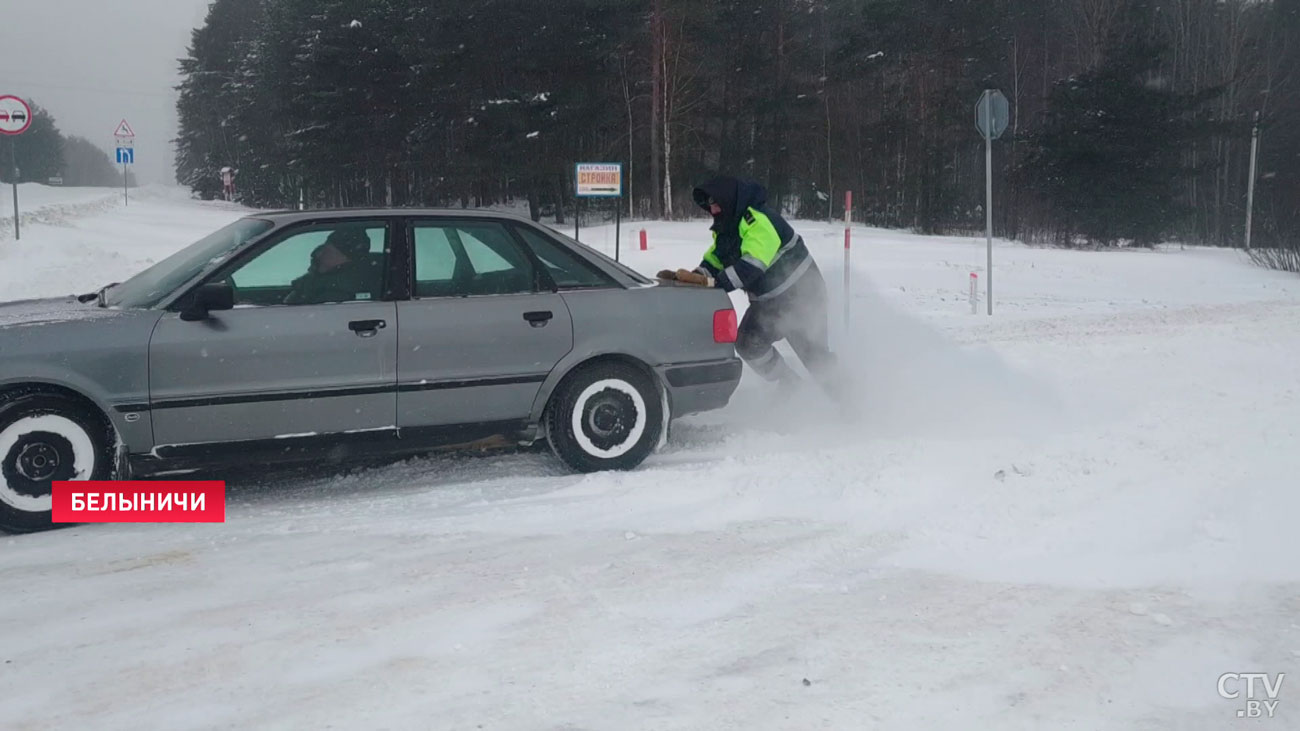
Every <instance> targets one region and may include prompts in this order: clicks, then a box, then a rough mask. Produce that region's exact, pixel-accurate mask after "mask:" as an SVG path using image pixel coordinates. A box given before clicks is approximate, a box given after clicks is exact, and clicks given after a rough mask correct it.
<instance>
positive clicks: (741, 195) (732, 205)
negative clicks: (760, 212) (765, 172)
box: [694, 175, 767, 228]
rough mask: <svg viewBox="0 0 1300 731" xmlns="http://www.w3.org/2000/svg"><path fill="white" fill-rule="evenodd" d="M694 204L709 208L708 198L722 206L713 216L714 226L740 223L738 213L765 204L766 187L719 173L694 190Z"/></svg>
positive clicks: (705, 208)
mask: <svg viewBox="0 0 1300 731" xmlns="http://www.w3.org/2000/svg"><path fill="white" fill-rule="evenodd" d="M694 197H695V204H696V205H698V206H699V207H700V208H703V209H704V210H706V211H707V210H708V209H709V199H710V198H712V199H713V201H714V202H715V203H717V204H718V205H719V206H721V207H722V212H721V213H719V214H718V215H717V216H714V222H713V225H714V228H719V227H723V228H725V227H727V226H732V227H734V226H738V225H740V215H741V214H742V213H744V212H745V211H747V210H749V209H750V208H762V207H763V206H765V205H767V189H766V188H764V187H763V186H762V185H759V184H758V183H756V182H754V181H752V180H740V179H738V178H733V177H730V176H727V175H720V176H718V177H716V178H714V179H712V180H710V181H709V182H707V183H704V184H702V185H700V186H699V187H698V188H696V189H695V191H694Z"/></svg>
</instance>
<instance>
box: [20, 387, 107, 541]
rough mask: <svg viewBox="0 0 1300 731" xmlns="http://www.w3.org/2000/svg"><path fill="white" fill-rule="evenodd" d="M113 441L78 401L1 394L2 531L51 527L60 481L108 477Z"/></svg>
mask: <svg viewBox="0 0 1300 731" xmlns="http://www.w3.org/2000/svg"><path fill="white" fill-rule="evenodd" d="M110 448H111V439H110V435H109V433H108V430H107V429H106V428H105V426H104V424H103V423H102V422H101V421H100V420H99V419H98V418H96V416H95V415H94V414H92V413H90V412H89V410H88V409H87V408H86V407H85V406H84V405H83V404H81V403H80V402H78V401H77V400H76V399H74V398H71V397H69V396H64V395H62V394H57V393H43V392H39V391H35V392H33V391H27V392H22V391H20V392H11V393H8V394H0V529H3V530H8V531H11V532H29V531H35V530H43V529H46V528H50V527H52V526H51V523H50V505H51V500H50V495H51V489H52V485H53V483H54V482H55V481H56V480H106V479H108V478H109V476H110V475H111V474H112V466H113V460H112V455H111V453H110Z"/></svg>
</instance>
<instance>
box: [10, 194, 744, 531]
mask: <svg viewBox="0 0 1300 731" xmlns="http://www.w3.org/2000/svg"><path fill="white" fill-rule="evenodd" d="M735 338H736V314H735V311H734V310H733V309H732V306H731V301H730V300H729V299H728V298H727V296H726V295H725V294H724V293H723V292H722V291H720V290H713V289H704V288H698V287H691V286H684V285H678V284H676V283H671V282H659V281H653V280H649V279H646V278H645V277H642V276H641V275H639V274H637V273H636V272H634V271H632V270H631V269H629V268H627V267H625V266H623V265H621V264H619V263H617V262H615V261H613V260H612V259H610V258H608V257H606V256H604V255H602V254H600V253H598V252H596V251H594V250H592V249H590V248H588V247H586V246H583V245H582V244H579V243H577V242H575V241H573V240H572V239H568V238H566V237H564V236H562V235H560V234H557V233H555V232H554V231H552V230H550V229H548V228H545V227H542V226H538V225H536V224H534V223H532V222H531V221H528V220H526V219H520V218H516V217H513V216H509V215H506V214H501V213H485V212H469V211H440V210H350V211H324V212H323V211H294V212H283V213H267V214H256V215H252V216H249V217H247V218H244V219H241V220H239V221H236V222H235V223H233V224H231V225H229V226H227V227H225V228H223V229H221V230H220V231H217V232H216V233H213V234H212V235H210V236H208V237H206V238H204V239H202V240H201V241H199V242H197V243H195V244H193V245H191V246H189V247H188V248H186V249H183V250H182V251H180V252H178V253H177V254H175V255H173V256H171V257H168V258H167V259H165V260H163V261H161V262H159V263H157V264H155V265H154V266H152V267H150V268H149V269H147V270H145V271H144V272H141V273H140V274H138V275H137V276H135V277H133V278H131V279H129V280H127V281H125V282H122V283H120V284H114V285H111V286H108V287H105V288H103V289H102V290H100V291H99V292H97V293H95V294H89V295H83V296H80V297H68V298H65V299H52V300H32V301H22V302H11V303H6V304H0V528H6V529H9V530H14V531H23V530H35V529H40V528H44V527H48V526H49V524H50V510H51V483H52V482H53V481H56V480H88V479H94V480H103V479H113V478H117V479H125V478H128V477H132V476H136V477H138V476H147V475H151V474H152V475H156V474H159V473H163V472H181V471H187V470H190V471H192V470H196V469H214V468H216V469H219V468H220V467H221V466H223V465H233V464H263V463H269V462H290V461H304V460H309V461H316V460H322V459H332V460H335V461H345V460H347V459H350V458H353V457H357V456H361V455H367V454H372V453H409V452H423V451H429V450H432V449H435V448H444V447H455V446H461V445H471V444H482V443H484V442H485V441H494V442H496V443H500V442H502V440H505V441H506V442H507V443H511V444H525V445H526V444H532V443H535V442H539V441H541V440H546V441H548V442H549V444H550V446H551V448H552V449H553V450H554V451H555V453H556V454H557V455H558V456H559V457H560V459H562V460H563V461H564V462H566V463H567V464H568V465H569V466H571V467H572V468H573V469H575V470H580V471H596V470H608V469H629V468H632V467H635V466H636V465H638V464H640V463H641V461H642V460H644V459H645V458H646V457H647V456H648V455H649V454H650V453H651V452H652V451H654V450H655V449H656V448H657V447H658V446H659V445H660V444H661V443H662V441H663V440H664V439H666V436H667V429H668V425H669V423H670V421H671V420H672V419H674V418H676V417H679V416H683V415H685V414H690V413H695V412H700V411H706V410H710V409H717V408H720V407H722V406H724V405H726V403H727V402H728V400H729V399H730V398H731V395H732V393H733V392H734V390H735V388H736V386H737V384H738V382H739V379H740V373H741V364H740V361H739V360H737V358H736V355H735V351H734V341H735Z"/></svg>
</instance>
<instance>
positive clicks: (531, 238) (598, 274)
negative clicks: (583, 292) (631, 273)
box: [515, 226, 618, 289]
mask: <svg viewBox="0 0 1300 731" xmlns="http://www.w3.org/2000/svg"><path fill="white" fill-rule="evenodd" d="M515 231H517V232H518V233H519V235H520V236H522V237H523V239H524V242H525V243H527V244H528V247H529V248H530V249H532V250H533V253H534V254H535V255H536V256H537V258H538V259H539V260H540V261H541V262H542V265H543V266H545V267H546V271H547V272H549V273H550V275H551V279H553V280H555V284H556V286H558V287H560V288H561V289H585V288H594V287H616V286H618V285H617V283H616V282H614V280H613V279H611V278H610V277H609V276H608V275H606V274H605V273H604V272H602V271H600V270H599V269H597V268H596V267H594V266H592V265H591V264H590V263H588V262H586V261H583V260H582V258H581V257H579V256H578V255H576V254H574V253H572V252H570V251H568V250H567V249H565V248H564V247H562V246H561V245H560V244H558V243H556V242H555V241H552V240H551V239H549V238H547V237H546V236H543V235H541V234H539V233H538V232H536V231H534V230H532V229H530V228H526V227H524V226H517V227H515Z"/></svg>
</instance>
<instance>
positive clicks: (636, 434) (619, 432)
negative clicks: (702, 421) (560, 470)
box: [546, 361, 664, 472]
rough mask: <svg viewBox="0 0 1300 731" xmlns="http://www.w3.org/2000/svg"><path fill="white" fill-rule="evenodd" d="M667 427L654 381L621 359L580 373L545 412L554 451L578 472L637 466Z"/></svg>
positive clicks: (648, 454) (569, 378)
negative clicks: (665, 426)
mask: <svg viewBox="0 0 1300 731" xmlns="http://www.w3.org/2000/svg"><path fill="white" fill-rule="evenodd" d="M663 429H664V407H663V400H662V399H661V398H660V396H659V389H658V388H657V387H656V385H655V383H654V381H653V380H652V378H651V377H650V376H649V375H647V374H646V373H645V372H644V371H642V370H641V369H639V368H637V367H635V366H632V365H629V364H627V363H620V362H617V361H604V362H598V363H593V364H591V365H588V366H584V367H583V368H581V369H579V370H578V371H575V372H574V373H573V374H571V375H570V376H569V377H568V378H566V379H565V380H564V383H562V384H561V385H560V388H559V390H558V391H557V392H556V394H555V396H554V398H552V399H551V404H550V407H549V408H548V409H547V412H546V431H547V436H548V437H549V441H550V443H551V449H552V450H553V451H554V452H555V454H556V456H558V457H559V458H560V459H562V460H564V462H565V464H567V465H569V466H570V467H572V468H573V469H575V470H577V471H579V472H600V471H604V470H630V469H632V468H634V467H636V466H637V465H639V464H641V463H642V462H643V461H645V458H646V457H648V456H650V453H651V452H653V451H654V450H655V447H657V446H658V445H659V436H660V434H662V432H663Z"/></svg>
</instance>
